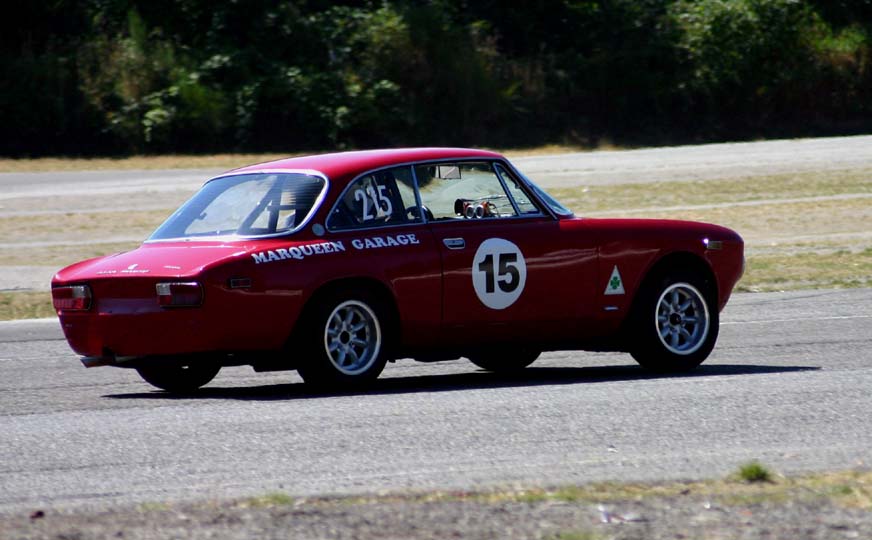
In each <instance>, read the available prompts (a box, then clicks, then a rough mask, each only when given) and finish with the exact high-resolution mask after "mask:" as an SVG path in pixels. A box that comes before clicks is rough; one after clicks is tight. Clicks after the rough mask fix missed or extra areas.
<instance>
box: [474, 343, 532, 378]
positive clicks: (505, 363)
mask: <svg viewBox="0 0 872 540" xmlns="http://www.w3.org/2000/svg"><path fill="white" fill-rule="evenodd" d="M540 354H541V352H540V351H537V350H533V349H524V348H518V349H500V350H494V351H485V352H476V353H475V354H470V355H469V356H468V357H467V358H469V361H470V362H472V363H473V364H475V365H477V366H478V367H480V368H482V369H486V370H487V371H493V372H495V373H511V372H513V371H520V370H522V369H524V368H525V367H527V366H529V365H530V364H532V363H533V362H535V361H536V359H537V358H539V355H540Z"/></svg>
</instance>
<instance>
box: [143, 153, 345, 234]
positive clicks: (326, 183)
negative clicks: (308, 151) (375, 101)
mask: <svg viewBox="0 0 872 540" xmlns="http://www.w3.org/2000/svg"><path fill="white" fill-rule="evenodd" d="M268 174H298V175H304V176H314V177H316V178H320V179H321V180H323V182H324V185H323V186H322V187H321V192H320V193H319V194H318V196H317V197H316V198H315V201H314V202H313V203H312V208H310V209H309V212H308V214H306V216H305V218H304V219H303V220H302V221H301V222H300V223H299V224H298V225H296V226H295V227H294V228H293V229H289V230H286V231H282V232H276V233H269V234H222V235H215V236H177V237H173V238H152V236H154V234H155V233H156V232H157V231H159V230H160V229H161V227H163V226H164V225H165V224H166V223H167V222H168V221H169V220H171V219H172V218H173V217H174V216H175V215H176V214H177V213H178V212H179V211H180V210H181V209H182V208H184V207H185V206H186V205H187V204H188V203H189V202H190V201H191V199H193V198H194V197H196V196H197V193H199V192H200V190H202V189H203V188H204V187H205V186H206V185H208V184H210V183H212V182H215V181H217V180H222V179H224V178H232V177H238V176H256V175H268ZM329 191H330V179H329V178H328V177H327V175H326V174H324V173H322V172H321V171H317V170H314V169H257V170H246V171H244V172H234V171H231V172H228V173H225V174H220V175H218V176H215V177H213V178H210V179H209V180H207V181H206V182H204V183H203V185H202V186H200V189H198V190H197V191H196V192H195V193H194V194H193V195H192V196H191V197H190V198H188V200H186V201H185V202H184V203H182V204H181V205H180V206H179V207H178V208H177V209H176V210H175V211H174V212H173V213H172V214H171V215H170V216H169V217H167V219H165V220H164V221H163V222H162V223H161V224H160V225H159V226H158V227H157V228H156V229H155V230H154V231H153V232H152V233H151V235H150V236H149V237H148V238H147V239H146V240H145V242H143V243H145V244H156V243H165V242H216V241H218V242H232V241H237V240H253V239H264V238H281V237H285V236H290V235H292V234H295V233H297V232H299V231H300V230H302V229H304V228H305V227H306V226H307V225H308V224H309V222H310V221H312V219H313V218H314V217H315V214H317V213H318V210H319V209H320V208H321V205H322V204H323V202H324V199H325V198H327V193H328V192H329Z"/></svg>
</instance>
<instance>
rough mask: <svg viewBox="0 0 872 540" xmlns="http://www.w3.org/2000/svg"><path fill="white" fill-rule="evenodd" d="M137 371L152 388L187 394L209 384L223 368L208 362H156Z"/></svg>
mask: <svg viewBox="0 0 872 540" xmlns="http://www.w3.org/2000/svg"><path fill="white" fill-rule="evenodd" d="M136 371H137V372H138V373H139V376H140V377H142V378H143V380H145V382H147V383H149V384H150V385H152V386H156V387H157V388H160V389H161V390H166V391H167V392H171V393H174V394H186V393H190V392H193V391H194V390H196V389H198V388H200V387H201V386H203V385H205V384H208V383H209V381H211V380H212V379H214V378H215V375H218V372H219V371H221V366H219V365H216V364H210V363H206V362H177V363H164V362H158V361H155V363H153V364H146V365H144V366H141V367H138V368H136Z"/></svg>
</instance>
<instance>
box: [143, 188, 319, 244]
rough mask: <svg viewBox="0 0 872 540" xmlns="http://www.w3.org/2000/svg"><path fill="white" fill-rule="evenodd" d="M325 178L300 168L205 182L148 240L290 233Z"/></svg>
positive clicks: (299, 223) (303, 219)
mask: <svg viewBox="0 0 872 540" xmlns="http://www.w3.org/2000/svg"><path fill="white" fill-rule="evenodd" d="M325 185H326V182H325V180H324V179H323V178H320V177H318V176H312V175H308V174H301V173H276V174H245V175H236V176H225V177H222V178H217V179H215V180H212V181H211V182H209V183H207V184H206V185H205V186H203V187H202V188H201V189H200V191H198V192H197V193H196V194H195V195H194V196H193V197H192V198H191V199H190V200H188V202H186V203H185V204H183V205H182V207H181V208H179V209H178V210H176V212H175V213H174V214H173V215H172V216H170V217H169V219H167V220H166V221H165V222H164V224H163V225H161V226H160V227H158V229H157V230H156V231H155V232H154V234H152V235H151V237H150V238H149V240H170V239H175V238H208V237H217V236H269V235H282V234H290V233H292V232H294V231H296V230H297V229H299V228H300V227H302V226H303V225H304V224H305V222H306V221H307V220H308V217H309V215H310V214H311V213H312V211H313V210H314V208H315V206H316V203H317V202H319V199H320V198H321V196H322V193H323V192H324V187H325Z"/></svg>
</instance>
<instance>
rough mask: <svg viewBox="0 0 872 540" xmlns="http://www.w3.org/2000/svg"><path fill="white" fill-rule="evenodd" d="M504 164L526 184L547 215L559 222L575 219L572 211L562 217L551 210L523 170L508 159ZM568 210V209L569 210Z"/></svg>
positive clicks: (504, 160) (528, 190)
mask: <svg viewBox="0 0 872 540" xmlns="http://www.w3.org/2000/svg"><path fill="white" fill-rule="evenodd" d="M502 162H503V163H504V164H505V165H506V166H507V167H508V169H509V170H510V171H512V172H513V173H515V175H516V176H517V177H518V178H519V179H520V180H521V182H523V183H524V184H525V187H526V188H527V192H528V193H529V194H530V195H531V196H532V197H533V199H534V200H535V201H536V202H537V203H539V204H538V206H539V208H544V209H545V212H546V213H547V215H549V216H551V217H552V218H553V219H558V220H559V219H560V218H561V217H564V218H570V217H574V216H575V214H574V213H572V212H571V211H570V213H569V214H567V215H565V216H564V215H561V214H558V213H557V212H555V211H554V209H553V208H551V205H549V204H547V203H546V202H545V201H543V200H542V199H541V198H540V197H539V195H538V194H537V193H536V190H534V189H533V188H531V187H530V184H531V183H532V182H533V181H532V180H530V179H529V178H527V175H525V174H524V173H522V172H521V170H520V169H518V168H517V167H515V165H514V164H513V163H512V162H511V161H509V160H508V159H506V158H503V159H502ZM567 210H568V209H567Z"/></svg>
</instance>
